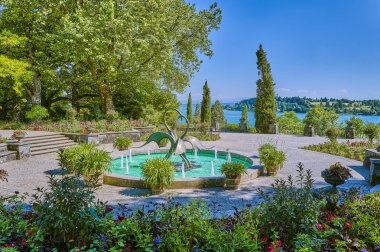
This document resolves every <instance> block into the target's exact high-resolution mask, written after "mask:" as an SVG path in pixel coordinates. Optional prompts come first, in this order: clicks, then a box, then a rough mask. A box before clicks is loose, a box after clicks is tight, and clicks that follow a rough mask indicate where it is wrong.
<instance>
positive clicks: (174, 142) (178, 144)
mask: <svg viewBox="0 0 380 252" xmlns="http://www.w3.org/2000/svg"><path fill="white" fill-rule="evenodd" d="M168 111H176V112H177V113H178V118H179V119H181V118H183V119H185V120H186V130H185V132H184V133H183V134H182V135H181V136H180V137H179V138H178V137H177V135H176V133H175V131H174V130H172V129H170V128H169V126H168V124H167V122H166V114H167V112H168ZM163 121H164V125H165V128H166V129H167V131H168V133H169V134H168V133H165V132H161V131H159V132H155V133H153V134H152V135H150V136H149V138H148V140H146V143H145V144H144V145H142V146H141V147H143V146H145V145H147V144H148V143H150V142H155V143H157V144H159V143H160V142H161V141H162V140H163V139H165V138H166V139H168V140H169V141H170V149H169V151H168V153H167V154H166V156H165V158H166V159H170V157H171V156H172V155H173V154H175V155H178V156H180V157H181V158H182V160H183V161H184V163H185V168H186V170H188V169H191V163H190V161H189V159H187V157H186V145H185V142H184V138H185V136H186V134H187V131H188V130H189V125H190V124H189V121H188V120H187V118H186V117H185V116H184V115H182V113H181V112H180V111H179V110H178V109H175V108H168V109H166V110H165V113H164V116H163Z"/></svg>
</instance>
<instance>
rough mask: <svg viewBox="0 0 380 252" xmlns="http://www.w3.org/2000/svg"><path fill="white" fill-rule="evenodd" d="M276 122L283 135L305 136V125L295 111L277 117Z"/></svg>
mask: <svg viewBox="0 0 380 252" xmlns="http://www.w3.org/2000/svg"><path fill="white" fill-rule="evenodd" d="M276 122H277V123H278V126H279V131H280V133H281V134H295V135H302V134H303V129H304V127H305V125H304V124H303V123H302V121H301V120H300V119H299V118H298V117H297V114H296V112H294V111H289V112H288V111H285V112H284V114H282V115H280V116H277V119H276Z"/></svg>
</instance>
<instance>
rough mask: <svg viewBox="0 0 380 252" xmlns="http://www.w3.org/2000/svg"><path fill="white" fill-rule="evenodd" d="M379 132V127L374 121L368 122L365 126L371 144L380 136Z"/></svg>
mask: <svg viewBox="0 0 380 252" xmlns="http://www.w3.org/2000/svg"><path fill="white" fill-rule="evenodd" d="M379 132H380V130H379V127H378V126H376V125H375V124H374V123H368V124H367V125H366V126H365V128H364V134H365V135H366V137H367V138H368V140H369V142H370V143H371V144H373V140H374V139H375V138H377V137H378V136H379Z"/></svg>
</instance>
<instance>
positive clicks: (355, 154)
mask: <svg viewBox="0 0 380 252" xmlns="http://www.w3.org/2000/svg"><path fill="white" fill-rule="evenodd" d="M370 147H372V144H370V143H367V142H350V141H347V142H345V143H332V142H326V143H322V144H316V145H309V146H306V147H304V149H306V150H311V151H318V152H323V153H328V154H332V155H337V156H342V157H346V158H351V159H356V160H358V161H363V160H364V155H365V149H366V148H370Z"/></svg>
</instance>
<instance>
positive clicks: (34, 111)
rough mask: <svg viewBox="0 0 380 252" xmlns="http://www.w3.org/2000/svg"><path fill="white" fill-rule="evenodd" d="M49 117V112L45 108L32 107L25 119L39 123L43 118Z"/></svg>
mask: <svg viewBox="0 0 380 252" xmlns="http://www.w3.org/2000/svg"><path fill="white" fill-rule="evenodd" d="M48 116H49V112H48V110H47V109H46V108H44V107H42V106H39V105H34V106H33V107H32V108H31V109H30V110H29V111H28V112H26V115H25V117H26V118H27V119H29V120H31V121H40V120H41V119H43V118H46V117H48Z"/></svg>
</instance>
